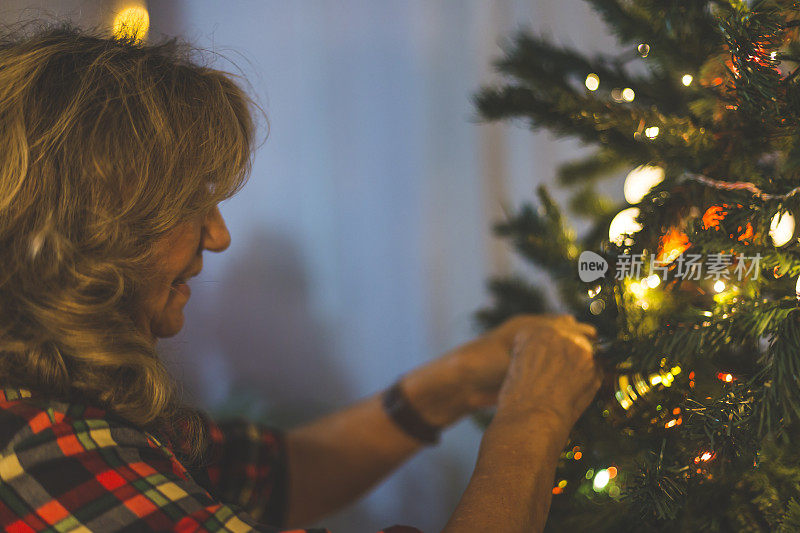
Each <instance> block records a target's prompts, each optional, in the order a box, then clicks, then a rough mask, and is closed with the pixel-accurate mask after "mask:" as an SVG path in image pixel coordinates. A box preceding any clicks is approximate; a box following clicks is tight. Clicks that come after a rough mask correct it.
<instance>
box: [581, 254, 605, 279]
mask: <svg viewBox="0 0 800 533" xmlns="http://www.w3.org/2000/svg"><path fill="white" fill-rule="evenodd" d="M606 272H608V261H606V260H605V259H603V257H602V256H600V255H598V254H596V253H594V252H591V251H589V250H585V251H583V252H581V255H580V257H579V258H578V277H579V278H581V281H583V282H584V283H589V282H592V281H594V280H597V279H600V278H602V277H603V276H605V275H606Z"/></svg>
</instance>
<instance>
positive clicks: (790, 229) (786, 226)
mask: <svg viewBox="0 0 800 533" xmlns="http://www.w3.org/2000/svg"><path fill="white" fill-rule="evenodd" d="M769 236H770V237H772V242H773V244H775V246H778V247H781V246H783V245H784V244H786V243H788V242H789V241H791V240H792V237H793V236H794V217H793V216H792V214H791V213H789V212H788V211H784V212H781V213H775V216H773V217H772V220H771V221H770V223H769Z"/></svg>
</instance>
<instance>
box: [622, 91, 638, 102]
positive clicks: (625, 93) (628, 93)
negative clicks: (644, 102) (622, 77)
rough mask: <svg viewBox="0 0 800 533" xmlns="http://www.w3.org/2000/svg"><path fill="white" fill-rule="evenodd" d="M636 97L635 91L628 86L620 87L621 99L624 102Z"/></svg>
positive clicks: (631, 100)
mask: <svg viewBox="0 0 800 533" xmlns="http://www.w3.org/2000/svg"><path fill="white" fill-rule="evenodd" d="M634 98H636V93H635V92H633V89H631V88H630V87H625V88H624V89H622V99H623V100H625V101H626V102H633V99H634Z"/></svg>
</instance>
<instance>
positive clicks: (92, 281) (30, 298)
mask: <svg viewBox="0 0 800 533" xmlns="http://www.w3.org/2000/svg"><path fill="white" fill-rule="evenodd" d="M196 52H197V51H196V50H194V49H192V48H191V47H189V46H187V45H185V44H182V43H180V42H177V41H176V40H170V41H167V42H164V43H161V44H154V45H148V44H137V43H136V42H134V41H132V40H124V39H123V40H120V39H113V38H108V37H104V36H102V35H101V34H97V33H90V32H87V31H83V30H78V29H75V28H74V27H70V26H64V25H59V26H49V27H38V28H35V29H34V30H25V31H24V33H23V34H21V33H19V32H18V33H16V34H13V35H12V34H6V35H5V36H2V37H0V146H2V149H0V264H2V265H3V268H2V270H1V271H0V381H1V382H2V385H4V386H5V385H14V386H24V387H27V388H30V389H33V390H37V391H38V392H41V393H43V394H46V395H51V396H58V397H62V396H63V397H70V396H73V395H77V396H79V397H81V398H88V399H91V400H93V401H95V402H97V403H99V404H101V405H103V406H105V407H106V408H108V409H110V410H112V411H113V412H115V413H117V414H119V415H121V416H122V417H124V418H125V419H127V420H129V421H130V422H132V423H134V424H137V425H139V426H141V427H144V428H154V429H155V428H163V427H167V426H171V425H174V423H175V422H176V419H180V420H181V421H188V422H189V426H190V428H191V427H195V428H199V427H200V424H199V422H198V421H197V420H194V419H193V417H192V415H191V412H192V411H191V410H189V409H187V408H184V407H183V406H182V404H181V402H180V400H179V398H178V397H179V394H178V393H177V392H176V390H177V388H176V386H175V384H174V382H173V380H172V379H171V378H170V376H169V375H168V373H167V372H166V370H165V368H164V366H163V364H162V362H161V360H160V359H159V357H158V354H157V353H156V351H155V347H154V346H153V343H152V341H151V340H150V339H149V338H148V337H147V336H146V334H144V333H143V332H142V331H140V330H139V329H138V328H137V327H136V324H135V319H134V316H135V312H136V311H135V310H136V306H137V295H139V294H140V293H141V290H140V289H141V287H143V286H145V284H146V282H147V279H148V278H149V277H150V276H151V273H152V272H154V268H155V261H156V255H155V244H156V243H157V242H158V241H159V239H161V238H162V237H164V236H166V235H167V234H168V232H169V231H170V230H171V229H173V228H175V227H177V226H178V225H179V224H180V223H182V222H183V221H186V220H188V219H189V218H191V217H194V216H198V215H202V214H204V213H206V212H208V211H209V210H210V209H212V208H213V207H214V206H216V204H217V203H218V202H220V201H221V200H224V199H226V198H229V197H230V196H232V195H233V194H235V193H236V192H237V191H238V190H239V189H240V188H241V187H242V186H243V185H244V182H245V181H246V179H247V176H248V174H249V170H250V164H251V154H252V145H253V138H254V131H255V127H254V122H253V119H252V108H253V105H254V104H253V102H252V101H251V100H250V99H249V98H248V97H247V95H246V94H245V92H244V91H243V90H242V89H241V88H240V87H239V86H238V85H237V83H236V82H235V81H234V76H232V75H231V74H228V73H225V72H221V71H218V70H214V69H211V68H208V67H206V66H203V65H201V64H199V63H198V62H197V60H196V59H195V56H196V55H197V54H196ZM195 418H197V417H195Z"/></svg>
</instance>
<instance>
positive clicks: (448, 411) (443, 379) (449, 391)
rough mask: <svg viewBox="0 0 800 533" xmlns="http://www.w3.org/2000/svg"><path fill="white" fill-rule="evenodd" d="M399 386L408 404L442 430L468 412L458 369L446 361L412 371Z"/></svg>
mask: <svg viewBox="0 0 800 533" xmlns="http://www.w3.org/2000/svg"><path fill="white" fill-rule="evenodd" d="M400 385H401V387H402V389H403V393H404V395H405V397H406V398H407V399H408V401H409V403H411V405H412V406H413V407H414V409H415V410H416V411H417V413H419V415H420V417H421V418H422V419H423V420H425V422H427V423H428V424H430V425H432V426H435V427H438V428H445V427H447V426H449V425H451V424H453V423H454V422H456V421H458V420H459V419H460V418H462V417H463V416H464V415H466V414H468V413H469V412H470V410H471V409H470V407H469V401H468V394H466V391H464V386H463V383H462V382H461V380H460V374H459V371H458V368H457V366H456V365H455V364H454V363H453V362H452V361H450V360H448V359H446V358H440V359H437V360H435V361H432V362H430V363H428V364H427V365H424V366H421V367H419V368H415V369H414V370H412V371H411V372H409V373H407V374H406V375H404V376H403V377H402V379H401V381H400Z"/></svg>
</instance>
